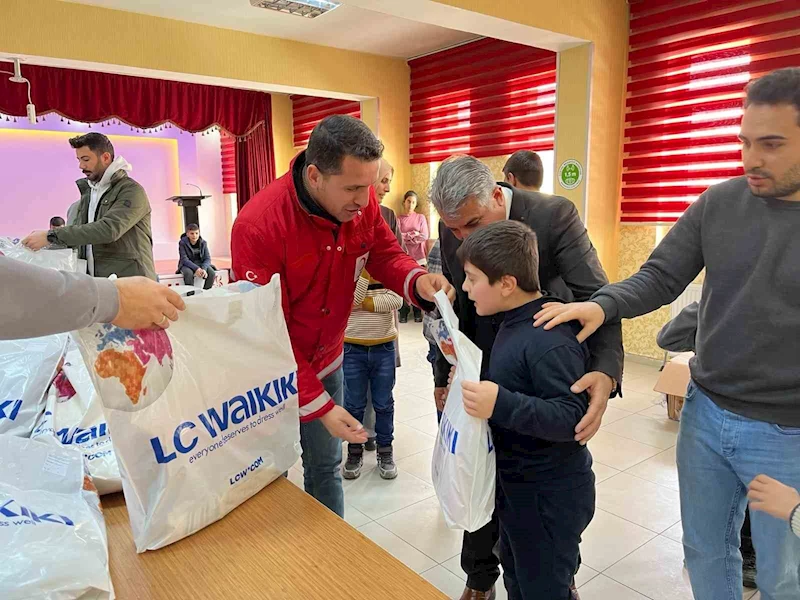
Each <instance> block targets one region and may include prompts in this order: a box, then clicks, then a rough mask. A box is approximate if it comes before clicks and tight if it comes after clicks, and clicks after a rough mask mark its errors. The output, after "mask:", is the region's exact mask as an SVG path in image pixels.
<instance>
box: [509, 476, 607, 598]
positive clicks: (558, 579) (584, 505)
mask: <svg viewBox="0 0 800 600" xmlns="http://www.w3.org/2000/svg"><path fill="white" fill-rule="evenodd" d="M576 483H577V484H578V485H577V487H574V488H572V489H561V487H560V489H558V490H548V489H543V488H542V487H541V486H540V485H539V484H537V483H527V482H521V483H520V482H507V481H503V476H502V474H501V475H500V476H499V477H498V484H497V511H496V512H497V516H498V520H499V535H500V561H501V562H502V565H503V581H504V583H505V586H506V591H507V592H508V597H509V600H570V598H571V593H570V590H569V586H570V584H571V583H572V581H573V578H574V577H575V572H576V571H577V569H578V564H579V560H580V549H579V546H580V542H581V535H582V534H583V532H584V530H585V529H586V527H588V525H589V523H590V522H591V520H592V517H594V502H595V489H594V475H593V474H591V473H590V474H588V475H582V476H581V477H580V478H579V480H577V481H576Z"/></svg>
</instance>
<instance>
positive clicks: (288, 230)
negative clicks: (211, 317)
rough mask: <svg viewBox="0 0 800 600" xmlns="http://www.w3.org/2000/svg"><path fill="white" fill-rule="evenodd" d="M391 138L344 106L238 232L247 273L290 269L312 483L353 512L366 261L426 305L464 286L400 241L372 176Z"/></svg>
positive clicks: (292, 328)
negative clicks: (348, 484)
mask: <svg viewBox="0 0 800 600" xmlns="http://www.w3.org/2000/svg"><path fill="white" fill-rule="evenodd" d="M382 154H383V144H381V142H380V141H378V139H377V138H376V137H375V136H374V135H373V133H372V132H371V131H370V130H369V128H368V127H367V126H366V125H365V124H364V123H363V122H362V121H360V120H358V119H354V118H352V117H346V116H341V115H336V116H332V117H328V118H326V119H324V120H323V121H322V122H321V123H320V124H319V125H317V126H316V127H315V128H314V131H313V132H312V133H311V138H310V139H309V142H308V148H307V149H306V151H305V152H301V153H300V154H299V155H298V156H297V157H296V158H295V159H294V161H293V163H292V166H291V170H290V171H289V172H288V173H287V174H286V175H284V176H283V177H281V178H279V179H277V180H275V181H273V182H272V183H271V184H270V185H268V186H267V187H266V188H265V189H263V190H261V191H260V192H259V193H258V194H256V195H255V196H253V198H252V199H251V200H250V201H249V202H248V203H247V205H246V206H245V207H244V208H243V209H242V211H241V212H240V213H239V216H238V218H237V219H236V222H235V223H234V225H233V231H232V234H231V254H232V258H233V271H234V273H235V275H236V277H237V278H238V279H247V280H248V281H252V282H254V283H257V284H265V283H267V282H268V281H269V280H270V278H271V277H272V275H274V274H275V273H278V274H280V277H281V287H282V292H283V311H284V314H285V317H286V323H287V325H288V328H289V337H290V338H291V340H292V348H293V350H294V355H295V359H296V361H297V379H298V384H299V392H300V443H301V445H302V447H303V469H304V472H305V473H304V482H305V490H306V492H308V493H309V494H311V495H312V496H314V497H315V498H316V499H317V500H319V501H320V502H322V503H323V504H324V505H325V506H327V507H328V508H330V509H331V510H332V511H334V512H335V513H337V514H338V515H339V516H343V515H344V495H343V492H342V476H341V472H340V466H341V462H342V444H341V441H340V440H339V439H338V438H342V439H345V440H347V441H348V442H352V443H363V442H366V441H367V434H366V431H365V430H364V429H363V427H362V426H361V423H359V422H358V421H356V420H355V419H354V418H353V417H352V416H350V414H349V413H348V412H347V411H346V410H345V409H344V408H343V407H342V406H341V404H342V395H343V389H342V388H343V376H342V369H341V366H342V360H343V343H344V331H345V328H346V326H347V318H348V316H349V315H350V310H351V308H352V304H353V293H354V291H355V286H356V282H357V281H358V278H359V276H360V275H361V271H362V270H363V269H364V268H366V269H367V270H368V271H369V273H370V275H372V276H373V277H375V278H376V279H378V280H379V281H382V282H383V284H384V285H385V286H386V287H388V288H389V289H391V290H393V291H395V292H397V293H398V294H400V295H401V296H403V297H404V298H405V299H406V301H407V302H409V303H412V304H414V305H416V306H423V307H425V308H432V305H430V304H428V303H429V302H432V300H433V294H435V293H436V292H437V291H438V290H440V289H441V290H445V291H446V292H447V293H448V294H454V292H453V289H452V286H450V284H449V283H448V282H447V280H446V279H445V278H444V277H443V276H442V275H434V274H429V273H427V272H426V271H425V270H424V269H421V268H420V267H419V265H418V264H417V262H416V261H415V260H413V259H412V258H409V257H408V255H407V254H405V252H403V250H402V249H401V248H400V245H399V244H398V243H397V239H396V238H395V236H394V234H393V233H392V231H391V230H390V229H389V227H388V226H387V225H386V222H385V221H384V219H383V217H382V216H381V212H380V208H379V205H378V201H377V199H376V196H375V191H374V189H373V188H372V184H373V183H375V181H376V179H377V177H378V168H379V167H380V159H381V155H382Z"/></svg>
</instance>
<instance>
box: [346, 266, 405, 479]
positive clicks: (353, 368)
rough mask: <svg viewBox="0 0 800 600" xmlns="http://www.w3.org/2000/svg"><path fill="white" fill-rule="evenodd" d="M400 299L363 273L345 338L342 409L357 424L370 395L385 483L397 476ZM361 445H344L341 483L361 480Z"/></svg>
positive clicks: (379, 467) (379, 464) (362, 415)
mask: <svg viewBox="0 0 800 600" xmlns="http://www.w3.org/2000/svg"><path fill="white" fill-rule="evenodd" d="M402 305H403V299H402V298H401V297H400V296H398V295H397V294H395V293H394V292H392V291H391V290H388V289H386V288H385V287H383V285H382V284H380V283H378V282H377V281H375V280H374V279H372V278H371V277H370V276H369V274H368V273H367V272H366V271H363V272H362V273H361V277H359V280H358V284H357V285H356V291H355V294H354V296H353V312H352V313H350V318H349V319H348V321H347V329H346V331H345V334H344V407H345V408H346V409H347V411H348V412H349V413H350V414H351V415H353V417H354V418H356V419H358V421H359V422H361V421H362V420H363V419H364V410H365V408H366V406H367V389H370V390H371V394H372V406H373V407H374V408H375V438H376V442H377V445H378V469H379V472H380V475H381V477H382V478H383V479H394V478H395V477H397V466H396V465H395V464H394V456H393V452H392V441H393V440H394V436H393V434H394V397H393V395H392V389H393V388H394V382H395V340H396V339H397V326H396V325H395V318H394V311H396V310H397V309H399V308H400V307H401V306H402ZM363 455H364V445H363V444H348V448H347V461H346V462H345V465H344V469H343V475H344V478H345V479H356V478H357V477H359V475H361V467H362V465H363V462H364V461H363Z"/></svg>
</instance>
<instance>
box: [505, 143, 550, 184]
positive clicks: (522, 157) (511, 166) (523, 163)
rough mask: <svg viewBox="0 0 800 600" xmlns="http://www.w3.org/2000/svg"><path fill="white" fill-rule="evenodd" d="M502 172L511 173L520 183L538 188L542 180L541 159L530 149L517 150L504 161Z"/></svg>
mask: <svg viewBox="0 0 800 600" xmlns="http://www.w3.org/2000/svg"><path fill="white" fill-rule="evenodd" d="M503 173H505V174H506V175H508V174H509V173H513V174H514V177H516V178H517V179H518V180H519V182H520V183H521V184H522V185H525V186H528V187H535V188H540V187H542V181H543V180H544V166H543V165H542V159H541V158H540V157H539V155H538V154H536V152H533V151H531V150H517V151H516V152H514V154H512V155H511V156H510V157H509V158H508V160H507V161H506V164H505V166H504V167H503Z"/></svg>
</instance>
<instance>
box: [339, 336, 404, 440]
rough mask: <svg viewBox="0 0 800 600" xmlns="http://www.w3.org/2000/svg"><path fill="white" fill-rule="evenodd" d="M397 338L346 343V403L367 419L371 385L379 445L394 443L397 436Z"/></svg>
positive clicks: (349, 407)
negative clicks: (363, 343)
mask: <svg viewBox="0 0 800 600" xmlns="http://www.w3.org/2000/svg"><path fill="white" fill-rule="evenodd" d="M394 361H395V353H394V342H389V343H387V344H379V345H377V346H360V345H358V344H345V345H344V365H343V371H344V407H345V408H346V409H347V411H348V412H349V413H350V414H351V415H353V417H354V418H356V419H358V421H359V422H362V421H363V420H364V410H365V409H366V407H367V389H368V388H369V390H370V392H371V395H372V406H373V408H374V409H375V441H376V442H377V444H378V446H379V447H382V446H391V444H392V441H393V439H394V396H393V395H392V389H394V381H395V366H394Z"/></svg>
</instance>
